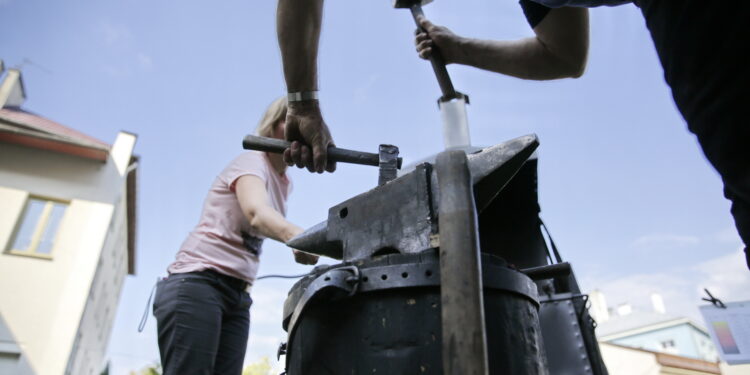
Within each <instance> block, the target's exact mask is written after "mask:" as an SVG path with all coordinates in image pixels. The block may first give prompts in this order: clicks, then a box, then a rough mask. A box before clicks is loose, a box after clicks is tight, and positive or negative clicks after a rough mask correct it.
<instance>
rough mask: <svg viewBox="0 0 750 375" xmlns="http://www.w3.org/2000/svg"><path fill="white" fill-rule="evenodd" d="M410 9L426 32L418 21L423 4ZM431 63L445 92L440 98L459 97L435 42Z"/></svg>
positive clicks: (421, 13) (445, 99)
mask: <svg viewBox="0 0 750 375" xmlns="http://www.w3.org/2000/svg"><path fill="white" fill-rule="evenodd" d="M409 9H410V10H411V15H412V17H413V18H414V23H416V24H417V28H419V29H420V30H422V31H424V32H426V30H424V29H423V28H422V26H420V25H419V21H417V17H419V16H423V17H424V12H423V11H422V5H421V4H420V3H417V4H414V5H412V6H411V7H410V8H409ZM430 64H432V70H434V71H435V77H437V80H438V85H440V91H441V92H442V93H443V97H442V98H440V100H443V101H447V100H450V99H455V98H457V97H458V93H456V89H455V88H453V82H451V77H450V76H449V75H448V69H446V68H445V60H444V59H443V55H442V54H441V53H440V49H438V47H437V46H436V45H434V44H433V46H432V53H431V54H430Z"/></svg>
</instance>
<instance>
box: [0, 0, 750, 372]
mask: <svg viewBox="0 0 750 375" xmlns="http://www.w3.org/2000/svg"><path fill="white" fill-rule="evenodd" d="M390 4H391V1H386V0H380V1H375V0H373V1H347V2H344V1H329V2H327V4H326V5H325V21H324V28H323V33H322V37H321V51H320V53H321V55H320V63H319V65H320V89H321V92H320V95H321V100H322V106H323V113H324V116H325V118H326V120H327V122H328V124H329V125H330V127H331V130H332V132H333V134H334V138H335V140H336V142H337V144H338V145H339V146H341V147H347V148H352V149H361V150H372V151H375V150H376V149H377V145H378V144H380V143H393V144H396V145H398V146H399V147H400V149H401V153H402V155H403V156H404V158H405V160H406V162H409V161H410V160H417V159H420V158H422V157H425V156H427V155H430V154H434V153H437V152H439V151H440V150H441V147H442V141H441V135H440V119H439V113H438V110H437V106H436V104H435V101H436V99H437V97H438V96H439V90H438V86H437V83H436V81H435V79H434V76H433V73H432V71H431V69H430V66H429V63H427V62H425V61H422V60H420V59H418V58H417V56H416V53H415V52H414V47H413V41H412V33H413V29H414V26H413V24H412V20H411V18H410V16H409V14H408V13H407V12H406V11H404V10H394V9H393V8H392V7H391V5H390ZM425 12H426V14H427V15H428V17H429V18H431V19H432V20H433V21H434V22H435V23H438V24H443V25H446V26H448V27H450V28H451V29H452V30H453V31H455V32H456V33H458V34H461V35H466V36H473V37H481V38H493V39H516V38H521V37H527V36H530V35H532V32H531V30H530V28H529V27H528V25H527V23H526V21H525V19H524V18H523V15H522V13H521V10H520V8H519V6H518V5H517V3H516V1H513V0H492V1H490V0H462V1H436V2H434V3H432V4H431V5H429V6H427V7H426V8H425ZM0 58H2V59H4V60H5V63H6V66H10V67H12V66H18V65H22V69H23V73H24V82H25V85H26V89H27V93H28V100H27V102H26V103H25V106H24V107H25V108H26V109H27V110H30V111H33V112H36V113H38V114H41V115H43V116H45V117H48V118H50V119H53V120H56V121H58V122H61V123H63V124H66V125H68V126H70V127H73V128H75V129H78V130H80V131H83V132H85V133H87V134H89V135H92V136H95V137H97V138H99V139H102V140H104V141H107V142H112V141H113V140H114V137H115V135H116V134H117V132H118V131H119V130H127V131H130V132H134V133H136V134H138V136H139V138H138V143H137V145H136V153H137V154H138V155H140V157H141V166H140V169H139V173H140V175H139V177H140V181H139V184H140V185H139V195H140V196H139V202H138V204H139V206H138V208H139V213H138V214H139V218H138V219H139V223H138V244H137V250H138V255H137V256H138V258H137V275H136V276H135V277H129V278H128V279H127V281H126V283H125V287H124V290H123V293H122V296H121V302H120V306H119V310H118V312H117V318H116V322H115V325H114V330H113V333H112V336H111V340H110V345H109V356H110V358H111V361H112V365H113V370H114V371H113V372H114V373H115V374H124V373H127V371H128V370H135V369H138V368H140V367H142V366H143V365H145V364H148V363H150V362H154V361H156V360H157V359H158V349H157V346H156V332H155V323H154V319H153V317H151V318H150V320H149V323H148V324H147V326H146V330H145V331H144V332H143V333H140V334H138V333H137V332H136V326H137V325H138V321H139V319H140V316H141V313H142V311H143V309H144V307H145V304H146V299H147V297H148V293H149V291H150V289H151V286H152V285H153V283H154V281H155V279H156V278H157V277H158V276H160V275H164V270H165V268H166V266H167V265H168V264H169V262H170V261H171V260H172V259H173V257H174V254H175V252H176V251H177V249H178V247H179V245H180V243H181V242H182V241H183V239H184V237H185V235H186V234H187V232H188V231H189V230H190V229H191V228H192V226H193V225H195V224H196V222H197V220H198V216H199V213H200V208H201V205H202V200H203V197H204V196H205V193H206V191H207V189H208V187H209V185H210V183H211V181H212V180H213V178H214V177H215V176H216V174H217V173H218V172H219V171H220V170H221V169H222V168H223V167H224V165H225V164H226V163H227V162H228V161H229V160H231V159H232V158H233V157H234V156H235V155H236V154H237V153H239V152H241V147H240V142H241V138H242V136H243V135H245V134H247V133H250V132H251V131H252V129H253V128H254V126H255V124H256V123H257V121H258V120H259V118H260V115H261V114H262V111H263V110H264V109H265V107H266V105H267V104H268V103H270V102H271V101H272V100H273V99H274V98H275V97H277V96H279V95H281V94H283V93H284V92H285V87H284V84H283V76H282V73H281V65H280V57H279V52H278V46H277V44H276V36H275V1H271V0H266V1H236V0H235V1H229V0H228V1H197V0H191V1H179V2H177V1H141V0H127V1H125V0H123V1H83V0H81V1H73V0H69V1H55V2H49V1H39V0H23V1H21V0H0ZM449 71H450V73H451V75H452V78H453V81H454V85H455V86H456V88H457V89H458V90H460V91H462V92H465V93H467V94H469V95H470V96H471V102H472V104H471V106H470V108H469V123H470V126H471V136H472V141H473V144H475V145H491V144H496V143H500V142H502V141H505V140H507V139H510V138H514V137H516V136H520V135H524V134H528V133H536V134H538V135H539V138H540V141H541V146H540V148H539V151H538V152H539V159H540V162H539V168H540V169H539V197H540V204H541V207H542V215H543V219H544V220H545V221H546V222H547V224H548V226H549V228H550V230H551V231H552V235H553V237H554V238H555V240H556V241H557V243H558V246H559V247H560V250H561V252H562V255H563V257H564V258H565V259H566V260H568V261H570V262H571V263H572V264H573V266H574V269H575V271H576V273H577V275H578V277H579V280H581V281H582V283H583V286H584V288H586V289H587V290H591V289H594V288H599V289H601V290H603V291H604V292H605V294H606V295H607V298H608V301H609V302H611V303H612V304H617V303H621V302H625V301H629V302H631V303H633V304H634V305H636V306H638V305H639V304H640V305H643V306H644V308H645V305H647V303H648V294H649V293H650V292H659V293H662V294H663V295H664V299H665V303H666V305H667V310H668V312H670V311H671V312H672V313H674V314H679V315H688V316H691V317H697V316H698V314H697V308H696V306H697V305H698V304H699V302H700V301H699V299H698V296H699V293H700V290H701V288H702V287H710V288H712V290H713V291H715V293H714V294H715V295H718V296H719V297H720V298H724V299H725V300H730V301H731V300H740V299H748V298H750V281H748V273H747V270H746V269H745V268H744V266H743V264H742V256H741V254H740V253H739V249H740V241H739V238H738V236H737V234H736V233H735V232H734V229H733V228H734V227H733V222H732V220H731V217H730V215H729V203H728V202H727V201H726V200H725V199H724V198H723V196H722V194H721V183H720V180H719V177H718V175H717V174H716V172H715V171H714V170H713V169H712V168H711V167H710V166H709V165H708V163H707V162H706V161H705V159H704V157H703V155H702V153H701V151H700V149H699V147H698V145H697V142H696V140H695V138H694V137H693V136H692V135H691V134H689V133H688V132H687V130H686V128H685V124H684V121H683V120H682V118H681V117H680V115H679V113H678V112H677V111H676V109H675V106H674V104H673V102H672V99H671V96H670V92H669V89H668V87H667V86H666V85H665V83H664V81H663V78H662V70H661V67H660V65H659V62H658V59H657V56H656V54H655V51H654V48H653V45H652V43H651V40H650V38H649V35H648V32H647V30H646V28H645V26H644V22H643V18H642V16H641V15H640V12H639V10H638V9H637V8H635V7H634V6H622V7H617V8H601V9H595V10H593V11H592V12H591V49H590V56H589V62H588V68H587V70H586V73H585V74H584V76H583V77H582V78H580V79H576V80H561V81H554V82H532V81H523V80H519V79H515V78H509V77H503V76H500V75H497V74H493V73H488V72H483V71H480V70H476V69H472V68H468V67H461V66H450V67H449ZM291 175H292V178H293V180H294V182H295V192H294V193H293V195H292V197H291V199H290V201H289V215H288V217H289V219H290V220H292V221H293V222H295V223H297V224H299V225H301V226H303V227H307V226H311V225H313V224H315V223H317V222H319V221H321V220H323V219H324V218H325V217H326V215H327V209H328V207H330V206H332V205H334V204H336V203H338V202H340V201H343V200H345V199H347V198H349V197H351V196H353V195H356V194H358V193H361V192H363V191H365V190H367V189H369V188H371V187H373V186H374V185H375V184H376V182H377V171H376V170H375V169H374V168H369V167H361V166H351V165H340V166H339V169H338V171H337V172H336V173H335V174H333V175H329V174H326V175H322V176H321V175H308V174H307V173H303V172H301V171H298V170H294V171H292V172H291ZM308 269H309V268H306V267H303V266H297V265H295V264H294V263H293V261H292V257H291V254H290V252H289V250H288V249H286V248H285V247H284V246H283V245H280V244H276V243H271V242H270V241H268V242H267V243H266V245H265V252H264V256H263V259H262V265H261V274H267V273H289V274H294V273H302V272H305V271H306V270H308ZM291 284H292V283H291V282H287V281H271V280H269V281H260V282H258V283H257V285H256V287H255V288H254V290H253V298H254V299H255V305H254V306H253V307H252V310H251V315H252V328H251V338H250V347H249V350H248V355H247V360H248V361H253V360H256V359H257V358H259V357H260V356H270V357H273V356H274V354H273V353H274V352H275V347H276V346H277V344H278V343H279V342H280V341H283V340H284V332H283V331H282V330H281V328H280V318H279V314H280V311H281V304H282V303H283V300H284V298H285V295H286V291H287V290H288V289H289V287H290V286H291Z"/></svg>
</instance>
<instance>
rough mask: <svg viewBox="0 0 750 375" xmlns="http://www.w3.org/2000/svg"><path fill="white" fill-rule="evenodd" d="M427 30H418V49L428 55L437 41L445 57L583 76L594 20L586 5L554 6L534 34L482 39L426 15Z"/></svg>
mask: <svg viewBox="0 0 750 375" xmlns="http://www.w3.org/2000/svg"><path fill="white" fill-rule="evenodd" d="M420 24H421V26H422V28H424V29H425V30H427V33H419V34H417V38H416V42H417V52H418V53H419V56H420V57H422V58H427V57H428V56H429V55H430V53H431V52H432V48H431V47H432V45H433V43H434V44H435V45H437V46H438V48H440V51H441V52H442V53H443V57H444V58H445V61H446V62H448V63H457V64H462V65H469V66H474V67H477V68H479V69H484V70H489V71H492V72H496V73H501V74H506V75H510V76H513V77H518V78H523V79H533V80H548V79H557V78H567V77H572V78H577V77H580V76H581V75H582V74H583V71H584V69H585V68H586V60H587V55H588V48H589V18H588V10H587V9H585V8H556V9H551V10H550V11H549V13H548V14H547V15H546V16H545V17H544V19H543V20H542V21H541V22H540V23H539V24H538V25H536V27H534V34H535V36H534V37H531V38H525V39H520V40H513V41H505V40H481V39H472V38H464V37H461V36H458V35H456V34H453V33H452V32H451V31H450V30H448V28H446V27H443V26H437V25H434V24H432V23H431V22H430V21H428V20H427V19H421V22H420Z"/></svg>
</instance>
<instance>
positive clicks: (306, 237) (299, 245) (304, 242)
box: [286, 220, 344, 259]
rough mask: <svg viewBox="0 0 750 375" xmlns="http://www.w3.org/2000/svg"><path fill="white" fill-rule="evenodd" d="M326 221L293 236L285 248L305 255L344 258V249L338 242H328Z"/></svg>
mask: <svg viewBox="0 0 750 375" xmlns="http://www.w3.org/2000/svg"><path fill="white" fill-rule="evenodd" d="M327 236H328V221H327V220H326V221H324V222H322V223H318V224H315V226H313V227H311V228H310V229H308V230H306V231H304V232H302V233H300V234H298V235H296V236H294V238H292V239H291V240H289V242H287V243H286V245H287V246H289V247H291V248H294V249H297V250H302V251H304V252H306V253H310V254H316V255H323V256H327V257H330V258H333V259H341V258H343V257H344V248H343V247H342V246H341V242H340V241H328V238H327Z"/></svg>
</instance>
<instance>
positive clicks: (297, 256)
mask: <svg viewBox="0 0 750 375" xmlns="http://www.w3.org/2000/svg"><path fill="white" fill-rule="evenodd" d="M292 252H293V253H294V261H295V262H297V263H299V264H308V265H313V264H315V263H318V256H317V255H312V254H308V253H306V252H304V251H299V250H295V249H292Z"/></svg>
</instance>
